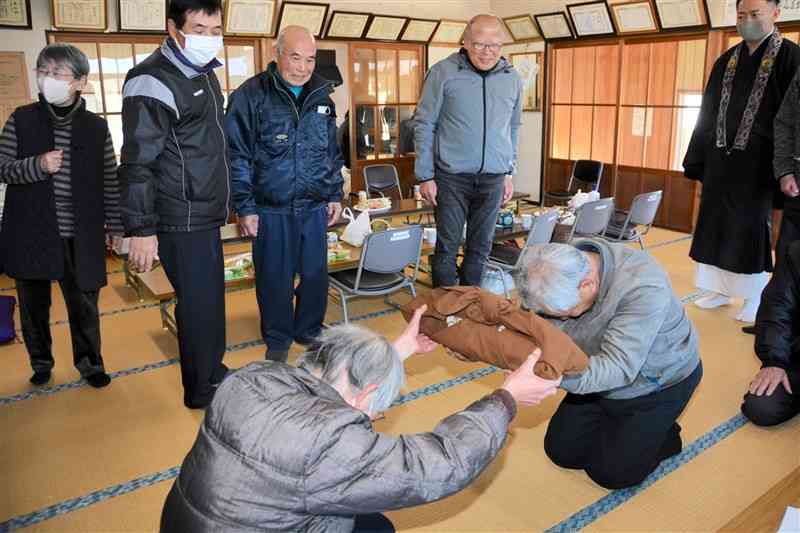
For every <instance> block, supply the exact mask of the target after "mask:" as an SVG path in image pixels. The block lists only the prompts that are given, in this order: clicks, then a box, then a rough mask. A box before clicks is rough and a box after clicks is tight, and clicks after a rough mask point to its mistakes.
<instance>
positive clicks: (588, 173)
mask: <svg viewBox="0 0 800 533" xmlns="http://www.w3.org/2000/svg"><path fill="white" fill-rule="evenodd" d="M602 177H603V163H602V162H601V161H593V160H591V159H578V160H577V161H575V164H574V165H572V174H571V175H570V177H569V183H568V184H567V188H566V190H555V191H546V192H545V193H544V198H545V202H546V201H547V200H551V201H552V202H553V203H554V204H555V205H567V202H569V199H570V198H572V197H573V196H574V195H575V193H576V192H578V189H581V190H582V191H583V192H589V191H596V190H598V189H599V188H600V179H601V178H602Z"/></svg>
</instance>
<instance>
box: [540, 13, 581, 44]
mask: <svg viewBox="0 0 800 533" xmlns="http://www.w3.org/2000/svg"><path fill="white" fill-rule="evenodd" d="M533 18H534V20H535V21H536V25H537V26H539V33H540V34H541V36H542V38H543V39H544V40H545V41H547V42H553V41H565V40H568V39H574V38H575V33H574V32H573V31H572V26H570V23H569V19H568V18H567V14H566V13H564V12H563V11H556V12H553V13H542V14H540V15H534V16H533Z"/></svg>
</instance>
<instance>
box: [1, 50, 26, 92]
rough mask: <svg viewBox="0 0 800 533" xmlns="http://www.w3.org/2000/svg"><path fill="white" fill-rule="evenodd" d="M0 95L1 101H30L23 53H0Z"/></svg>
mask: <svg viewBox="0 0 800 533" xmlns="http://www.w3.org/2000/svg"><path fill="white" fill-rule="evenodd" d="M0 95H2V99H3V100H12V99H13V100H30V97H31V95H30V87H29V85H28V67H27V65H26V63H25V52H0Z"/></svg>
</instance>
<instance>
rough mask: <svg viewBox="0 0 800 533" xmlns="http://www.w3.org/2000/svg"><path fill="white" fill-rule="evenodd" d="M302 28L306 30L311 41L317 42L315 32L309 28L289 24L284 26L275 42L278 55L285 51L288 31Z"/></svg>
mask: <svg viewBox="0 0 800 533" xmlns="http://www.w3.org/2000/svg"><path fill="white" fill-rule="evenodd" d="M298 28H299V29H301V30H303V31H305V33H306V34H308V36H309V37H310V38H311V42H312V43H314V44H316V43H317V40H316V39H315V38H314V34H313V33H311V32H310V31H309V30H308V28H304V27H302V26H287V27H285V28H283V29H282V30H281V31H280V33H279V34H278V39H277V41H276V42H275V50H276V51H277V52H278V55H281V54H282V53H283V49H284V47H285V46H286V33H287V32H290V31H294V29H298Z"/></svg>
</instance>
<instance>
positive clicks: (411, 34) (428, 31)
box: [400, 19, 439, 43]
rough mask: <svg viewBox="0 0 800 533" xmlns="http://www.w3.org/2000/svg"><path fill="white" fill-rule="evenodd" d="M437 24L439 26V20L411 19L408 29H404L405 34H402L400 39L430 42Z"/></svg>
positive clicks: (407, 25)
mask: <svg viewBox="0 0 800 533" xmlns="http://www.w3.org/2000/svg"><path fill="white" fill-rule="evenodd" d="M437 26H439V21H438V20H429V19H409V21H408V24H406V29H404V30H403V34H402V35H401V36H400V40H401V41H410V42H415V43H427V42H430V40H431V38H432V37H433V34H434V32H435V31H436V27H437Z"/></svg>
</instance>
